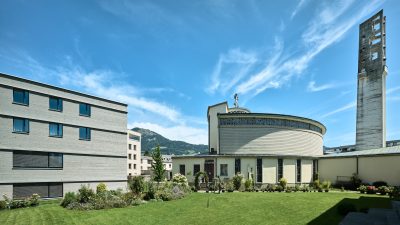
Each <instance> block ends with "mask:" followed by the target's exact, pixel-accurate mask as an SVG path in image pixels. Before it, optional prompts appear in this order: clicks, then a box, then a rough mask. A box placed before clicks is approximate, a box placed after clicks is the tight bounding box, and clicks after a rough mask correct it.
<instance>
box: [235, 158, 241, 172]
mask: <svg viewBox="0 0 400 225" xmlns="http://www.w3.org/2000/svg"><path fill="white" fill-rule="evenodd" d="M240 167H241V165H240V159H239V158H238V159H235V174H238V173H240V171H241V168H240Z"/></svg>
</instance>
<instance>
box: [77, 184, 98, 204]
mask: <svg viewBox="0 0 400 225" xmlns="http://www.w3.org/2000/svg"><path fill="white" fill-rule="evenodd" d="M78 193H79V194H78V201H79V202H80V203H88V202H90V201H91V200H92V199H94V197H95V196H96V194H95V193H94V191H93V190H92V189H91V188H90V187H89V186H86V185H82V186H81V188H80V189H79V190H78Z"/></svg>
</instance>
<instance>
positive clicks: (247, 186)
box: [244, 178, 253, 191]
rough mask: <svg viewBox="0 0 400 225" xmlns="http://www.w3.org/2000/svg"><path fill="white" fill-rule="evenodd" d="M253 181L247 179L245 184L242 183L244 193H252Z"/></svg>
mask: <svg viewBox="0 0 400 225" xmlns="http://www.w3.org/2000/svg"><path fill="white" fill-rule="evenodd" d="M252 184H253V179H251V178H250V179H247V180H246V181H245V182H244V189H245V191H252V190H253V185H252Z"/></svg>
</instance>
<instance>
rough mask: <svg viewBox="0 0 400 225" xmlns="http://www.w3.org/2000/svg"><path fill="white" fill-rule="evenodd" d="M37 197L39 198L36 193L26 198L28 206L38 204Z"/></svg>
mask: <svg viewBox="0 0 400 225" xmlns="http://www.w3.org/2000/svg"><path fill="white" fill-rule="evenodd" d="M39 198H40V196H39V195H38V194H33V195H32V196H31V197H30V198H29V199H28V203H29V206H38V205H39Z"/></svg>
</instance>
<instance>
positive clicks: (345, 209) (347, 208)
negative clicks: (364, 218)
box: [337, 202, 357, 216]
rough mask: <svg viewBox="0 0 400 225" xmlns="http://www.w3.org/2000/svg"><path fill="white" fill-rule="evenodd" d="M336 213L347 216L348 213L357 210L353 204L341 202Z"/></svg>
mask: <svg viewBox="0 0 400 225" xmlns="http://www.w3.org/2000/svg"><path fill="white" fill-rule="evenodd" d="M337 210H338V213H339V214H340V215H342V216H345V215H347V214H348V213H349V212H357V208H356V206H355V205H354V204H352V203H349V202H343V203H341V204H340V205H339V206H338V208H337Z"/></svg>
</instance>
